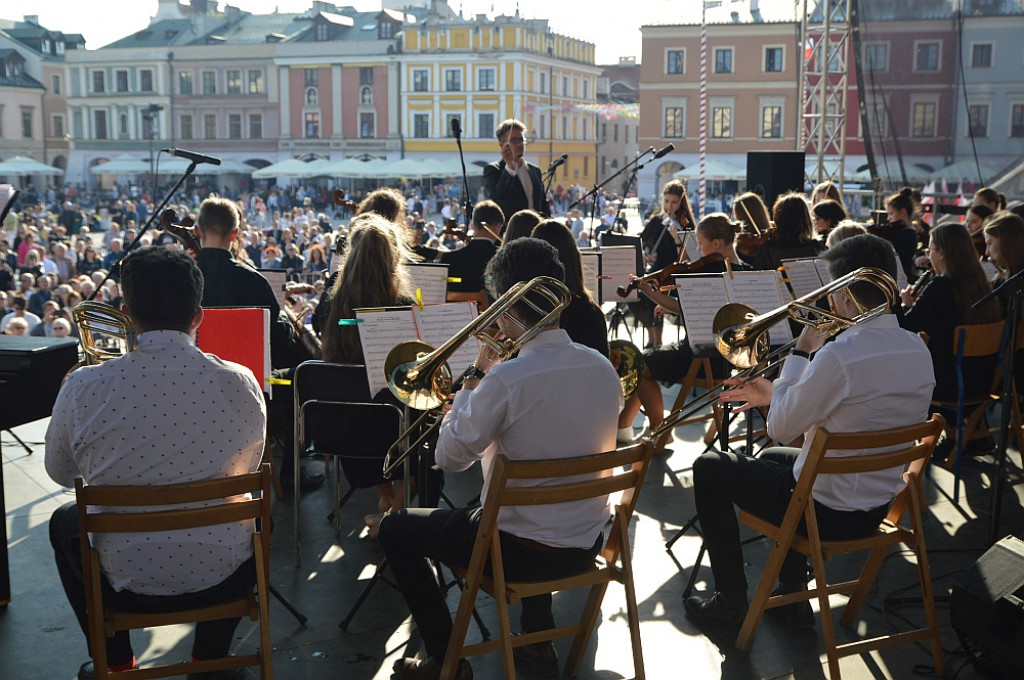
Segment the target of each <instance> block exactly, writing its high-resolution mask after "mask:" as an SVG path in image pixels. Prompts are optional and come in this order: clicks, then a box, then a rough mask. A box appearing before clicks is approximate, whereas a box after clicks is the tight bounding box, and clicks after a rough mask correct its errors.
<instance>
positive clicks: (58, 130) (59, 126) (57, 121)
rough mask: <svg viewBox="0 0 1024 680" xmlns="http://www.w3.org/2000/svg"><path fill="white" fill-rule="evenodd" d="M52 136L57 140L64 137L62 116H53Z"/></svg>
mask: <svg viewBox="0 0 1024 680" xmlns="http://www.w3.org/2000/svg"><path fill="white" fill-rule="evenodd" d="M53 136H54V137H57V138H58V139H60V138H62V137H64V116H61V115H55V116H54V117H53Z"/></svg>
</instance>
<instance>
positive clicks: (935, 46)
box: [914, 42, 939, 71]
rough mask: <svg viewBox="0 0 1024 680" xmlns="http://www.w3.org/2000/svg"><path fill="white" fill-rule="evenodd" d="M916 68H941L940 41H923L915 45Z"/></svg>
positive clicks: (922, 69) (920, 69) (925, 69)
mask: <svg viewBox="0 0 1024 680" xmlns="http://www.w3.org/2000/svg"><path fill="white" fill-rule="evenodd" d="M915 52H916V56H915V59H914V69H915V70H917V71H938V70H939V43H937V42H923V43H917V45H916V46H915Z"/></svg>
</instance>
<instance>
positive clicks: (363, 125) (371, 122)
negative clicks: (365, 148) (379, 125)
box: [359, 111, 377, 139]
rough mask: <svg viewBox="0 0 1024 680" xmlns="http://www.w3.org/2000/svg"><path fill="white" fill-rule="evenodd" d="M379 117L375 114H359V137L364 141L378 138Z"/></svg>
mask: <svg viewBox="0 0 1024 680" xmlns="http://www.w3.org/2000/svg"><path fill="white" fill-rule="evenodd" d="M376 121H377V115H376V114H375V113H373V112H372V111H371V112H368V113H360V114H359V136H360V137H361V138H363V139H373V138H374V137H376V136H377V135H376V131H375V130H374V128H375V127H376Z"/></svg>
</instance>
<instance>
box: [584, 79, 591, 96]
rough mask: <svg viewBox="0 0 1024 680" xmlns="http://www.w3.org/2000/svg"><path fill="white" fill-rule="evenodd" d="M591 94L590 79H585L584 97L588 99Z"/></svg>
mask: <svg viewBox="0 0 1024 680" xmlns="http://www.w3.org/2000/svg"><path fill="white" fill-rule="evenodd" d="M589 96H590V81H589V80H584V81H583V98H584V99H587V98H588V97H589Z"/></svg>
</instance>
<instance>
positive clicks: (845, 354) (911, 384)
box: [768, 314, 935, 510]
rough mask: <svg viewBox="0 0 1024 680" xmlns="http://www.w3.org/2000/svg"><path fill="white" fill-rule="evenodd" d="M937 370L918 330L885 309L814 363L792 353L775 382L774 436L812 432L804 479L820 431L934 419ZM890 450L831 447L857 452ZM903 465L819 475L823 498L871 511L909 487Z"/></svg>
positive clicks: (817, 491) (799, 464) (796, 472)
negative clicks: (930, 414) (931, 413)
mask: <svg viewBox="0 0 1024 680" xmlns="http://www.w3.org/2000/svg"><path fill="white" fill-rule="evenodd" d="M934 386H935V374H934V372H933V370H932V361H931V355H930V354H929V353H928V348H927V347H926V346H925V344H924V342H923V341H922V340H921V338H920V337H918V336H917V335H916V334H914V333H911V332H909V331H905V330H903V329H902V328H900V327H899V324H898V323H897V321H896V316H895V315H893V314H884V315H882V316H879V317H877V318H875V319H872V320H871V321H866V322H864V323H861V324H859V325H857V326H854V327H853V328H850V329H848V330H846V331H844V332H843V333H842V334H840V335H839V336H838V337H837V338H836V339H835V341H834V342H830V343H827V344H826V345H825V346H824V347H822V348H821V349H820V350H819V351H818V352H817V354H815V355H814V359H813V361H808V360H807V359H805V358H803V357H798V356H790V357H788V358H787V359H786V361H785V363H784V364H783V367H782V373H781V375H780V376H779V378H778V379H777V380H775V382H774V383H773V385H772V403H771V409H770V410H769V411H768V436H770V437H771V438H772V439H773V440H775V441H777V442H779V443H780V444H785V443H786V442H790V441H792V440H793V439H795V438H796V437H797V436H799V435H801V434H803V435H804V445H803V449H802V450H801V451H800V456H799V457H798V458H797V461H796V464H795V465H794V466H793V477H794V478H799V476H800V471H801V470H802V469H803V465H804V461H805V460H806V459H807V452H808V449H810V446H811V442H812V441H813V440H814V434H815V432H817V430H818V428H819V427H824V428H827V429H828V430H829V431H830V432H872V431H877V430H887V429H890V428H896V427H906V426H908V425H914V424H917V423H922V422H924V421H925V419H927V417H928V407H929V405H930V403H931V395H932V388H933V387H934ZM885 450H886V449H870V450H848V451H845V450H844V451H827V452H826V453H825V455H826V456H837V455H839V456H857V455H864V454H867V453H881V452H883V451H885ZM902 475H903V469H902V468H891V469H889V470H880V471H877V472H869V473H863V474H856V475H819V476H818V478H817V480H816V481H815V483H814V489H813V495H814V498H815V500H817V501H818V502H819V503H823V504H825V505H827V506H828V507H830V508H833V509H835V510H870V509H872V508H877V507H879V506H881V505H884V504H886V503H888V502H889V501H890V500H892V498H893V497H894V496H895V495H896V494H897V493H899V492H900V490H901V489H902V488H903V479H902Z"/></svg>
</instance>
